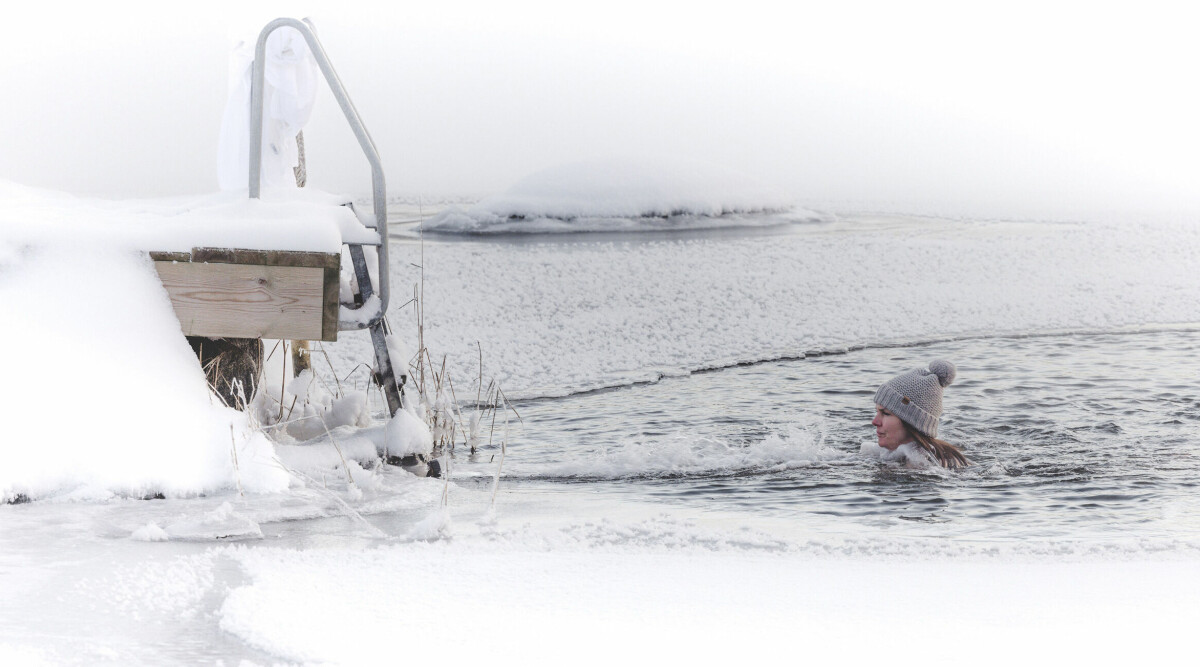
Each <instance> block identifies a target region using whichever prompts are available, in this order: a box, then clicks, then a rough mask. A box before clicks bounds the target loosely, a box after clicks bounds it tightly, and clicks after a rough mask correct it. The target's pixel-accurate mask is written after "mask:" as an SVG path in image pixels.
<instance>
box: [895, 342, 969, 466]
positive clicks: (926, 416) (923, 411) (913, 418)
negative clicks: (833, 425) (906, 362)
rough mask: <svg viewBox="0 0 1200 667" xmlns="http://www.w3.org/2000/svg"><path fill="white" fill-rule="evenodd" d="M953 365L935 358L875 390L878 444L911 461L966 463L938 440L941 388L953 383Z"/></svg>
mask: <svg viewBox="0 0 1200 667" xmlns="http://www.w3.org/2000/svg"><path fill="white" fill-rule="evenodd" d="M955 375H956V370H955V368H954V364H952V363H950V362H949V361H943V360H941V359H938V360H936V361H932V362H930V364H929V367H928V368H917V369H914V370H911V371H908V372H907V373H901V374H900V375H897V376H896V377H894V378H892V379H891V380H888V381H887V382H885V383H883V386H881V387H880V388H879V391H877V392H875V419H873V420H872V421H871V425H872V426H874V427H875V435H876V437H878V438H879V446H880V447H882V448H884V449H886V450H888V451H889V452H897V451H899V452H901V453H902V454H903V455H904V456H905V458H907V459H908V460H910V461H912V460H914V459H916V460H920V459H921V458H924V459H926V460H928V461H929V462H931V463H936V464H938V465H941V466H942V467H945V468H961V467H965V466H967V465H970V464H969V462H968V461H967V458H966V457H965V456H963V453H962V452H961V451H960V450H959V449H958V447H955V446H954V445H952V444H950V443H948V442H946V441H945V440H938V438H937V429H938V421H939V420H940V419H941V416H942V388H943V387H946V386H949V384H950V383H951V382H954V376H955Z"/></svg>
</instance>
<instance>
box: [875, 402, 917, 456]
mask: <svg viewBox="0 0 1200 667" xmlns="http://www.w3.org/2000/svg"><path fill="white" fill-rule="evenodd" d="M871 426H874V427H875V436H876V437H877V438H879V446H880V447H883V448H884V449H886V450H888V451H889V452H892V451H895V450H896V448H897V447H899V446H900V445H903V444H904V443H906V442H909V441H911V440H912V436H911V435H909V434H908V429H906V428H904V422H902V421H900V418H899V417H897V416H896V415H894V414H892V411H891V410H888V409H887V408H885V407H883V406H882V405H876V406H875V419H873V420H871Z"/></svg>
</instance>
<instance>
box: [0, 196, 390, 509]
mask: <svg viewBox="0 0 1200 667" xmlns="http://www.w3.org/2000/svg"><path fill="white" fill-rule="evenodd" d="M340 204H341V200H340V199H339V198H336V197H333V196H332V195H328V194H324V193H319V192H304V191H298V190H294V189H293V190H292V191H291V192H288V191H279V192H276V193H274V194H272V195H270V196H269V197H268V198H267V199H264V200H262V201H251V200H249V199H247V198H245V196H244V195H241V196H239V195H237V194H236V193H222V194H219V195H212V196H205V197H193V198H176V199H170V200H154V201H125V202H110V201H102V200H86V199H77V198H74V197H71V196H69V195H65V194H61V193H52V192H45V191H40V190H35V189H32V188H26V187H23V186H20V185H16V184H12V183H7V182H0V303H2V304H3V305H4V308H5V311H6V315H5V326H4V327H3V328H2V329H0V349H4V350H6V351H7V353H8V355H9V359H10V360H11V361H10V364H9V367H8V370H9V373H7V374H6V380H5V381H4V382H3V383H2V384H0V406H3V410H4V414H5V416H6V418H5V429H6V434H5V437H4V438H3V441H2V442H0V498H2V499H12V498H15V497H19V496H26V497H47V496H53V497H58V498H72V499H84V498H87V499H94V498H105V497H108V496H110V495H112V494H118V495H125V496H147V495H158V494H163V495H167V496H179V495H192V494H197V493H205V492H209V491H213V490H217V489H229V488H240V489H241V490H243V491H245V492H251V493H252V492H267V491H279V490H283V489H286V488H287V487H288V484H289V479H290V476H289V475H288V473H287V472H286V471H285V470H284V469H283V467H282V466H281V465H280V464H279V462H278V461H277V460H276V458H275V453H274V450H273V448H272V445H271V443H270V442H269V441H268V440H267V439H266V438H265V437H264V436H263V435H262V434H261V433H260V432H258V431H257V430H255V429H254V428H252V427H251V424H250V423H249V421H248V420H247V417H246V416H245V415H243V414H241V413H238V412H236V411H233V410H230V409H227V408H225V407H223V406H222V405H220V404H219V402H216V401H214V399H213V398H212V397H211V395H210V393H209V391H208V388H207V386H206V383H205V379H204V375H203V373H202V372H201V370H200V366H199V364H198V363H197V361H196V358H195V355H194V354H193V353H192V350H191V348H190V347H189V346H188V344H187V342H186V340H185V339H184V337H183V336H182V335H181V333H180V329H179V322H178V321H177V320H176V318H175V314H174V311H173V310H172V308H171V304H170V302H169V300H168V299H167V295H166V292H165V291H164V290H163V288H162V285H161V284H160V283H159V280H158V276H157V274H156V273H155V271H154V268H153V265H152V263H151V262H150V260H149V257H148V256H147V255H146V254H145V253H144V252H141V251H145V250H167V251H186V250H189V249H191V248H192V247H193V246H206V245H208V246H224V247H239V248H274V249H289V250H308V251H325V252H339V251H340V247H341V241H342V238H343V237H344V236H350V237H351V238H363V239H369V238H372V237H374V232H373V231H370V230H367V229H365V228H364V227H363V226H362V225H361V224H360V223H359V221H358V219H357V218H356V217H355V215H354V214H353V212H351V211H350V210H349V209H348V208H346V207H343V206H341V205H340ZM351 407H354V406H351ZM359 407H361V406H359Z"/></svg>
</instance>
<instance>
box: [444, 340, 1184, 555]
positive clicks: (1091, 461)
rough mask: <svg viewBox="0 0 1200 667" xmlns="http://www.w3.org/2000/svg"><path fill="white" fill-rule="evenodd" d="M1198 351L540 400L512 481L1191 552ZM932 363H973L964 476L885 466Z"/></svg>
mask: <svg viewBox="0 0 1200 667" xmlns="http://www.w3.org/2000/svg"><path fill="white" fill-rule="evenodd" d="M1198 348H1200V332H1197V331H1191V330H1188V331H1158V332H1148V333H1128V334H1102V335H1054V336H1037V337H997V338H980V339H972V340H961V341H954V342H942V343H935V344H928V345H917V346H912V347H902V348H882V349H863V350H857V351H852V352H849V353H846V354H839V355H830V356H822V357H810V358H806V359H801V360H793V361H779V362H771V363H761V364H754V365H749V366H741V367H734V368H728V369H723V370H718V371H710V372H705V373H698V374H693V375H690V376H687V377H678V378H668V379H664V380H662V381H660V382H658V383H655V384H648V385H639V386H632V387H625V388H619V389H612V390H605V391H600V392H593V393H587V394H580V395H575V396H571V397H567V398H562V399H543V400H537V401H527V402H522V403H517V404H516V406H515V407H516V409H517V410H518V411H519V413H520V415H521V417H522V419H523V424H524V425H523V426H522V427H520V428H519V429H515V430H514V431H513V434H512V436H511V438H510V442H511V443H512V445H511V447H510V449H509V454H508V458H507V461H506V463H505V474H506V479H507V484H508V485H512V486H510V488H514V489H521V488H525V489H528V490H534V489H537V488H546V487H554V488H559V489H562V487H563V486H564V485H571V488H572V489H573V490H574V491H577V492H580V493H601V494H615V495H617V496H635V497H637V498H639V499H643V500H651V501H658V502H664V503H668V504H670V505H673V506H680V505H683V506H689V507H692V508H699V509H702V510H716V511H722V512H745V513H753V514H755V515H760V516H768V517H780V518H796V519H805V520H808V521H811V522H813V523H814V524H820V525H823V526H826V527H829V526H833V527H835V528H836V529H837V530H840V531H849V532H851V533H855V532H858V531H859V530H860V529H867V528H868V527H887V526H890V525H898V524H903V523H906V522H911V523H915V524H925V525H926V526H925V527H926V529H927V530H935V531H937V532H938V533H939V534H949V535H955V536H964V537H966V536H969V537H972V538H975V539H982V540H999V541H1012V540H1023V539H1028V538H1036V539H1058V538H1080V537H1084V538H1100V539H1103V540H1106V541H1111V540H1113V539H1129V540H1141V539H1149V540H1155V541H1162V540H1167V541H1173V540H1183V541H1187V542H1191V541H1193V540H1196V539H1198V538H1200V502H1198V501H1197V500H1196V486H1197V482H1198V480H1200V456H1198V455H1197V450H1198V448H1200V354H1198V352H1200V349H1198ZM935 358H945V359H949V360H951V361H953V362H955V363H956V364H957V365H958V378H957V380H956V381H955V383H954V384H953V385H951V386H950V387H948V388H947V389H946V393H945V414H944V416H943V420H942V426H941V435H942V437H943V438H945V439H947V440H949V441H951V442H954V443H956V444H958V445H960V446H962V447H963V449H964V451H965V452H966V454H967V456H968V457H969V458H970V459H971V461H972V462H973V463H974V465H973V466H972V467H971V468H969V469H968V470H966V471H962V472H945V471H941V470H914V469H909V468H906V467H904V466H901V465H898V464H895V463H887V462H883V461H881V460H880V459H879V458H878V457H877V456H876V455H875V453H876V452H877V451H878V448H877V447H875V446H874V429H873V427H871V426H870V423H869V422H870V419H871V417H872V414H873V412H872V411H873V405H872V396H873V394H874V391H875V389H876V387H877V386H878V385H879V384H880V383H881V382H883V381H885V380H886V379H888V378H890V377H892V376H893V375H895V374H897V373H899V372H901V371H903V370H906V369H908V368H912V367H915V366H918V365H923V364H924V363H926V362H928V361H929V360H932V359H935ZM614 415H619V418H614V417H613V416H614ZM864 443H866V444H865V445H864ZM489 456H490V454H489ZM458 466H459V467H458V470H459V471H461V472H462V473H463V474H465V475H468V476H469V475H471V474H472V473H475V474H479V475H481V476H482V475H484V474H490V473H491V471H492V470H494V465H489V464H487V463H486V462H485V460H480V461H478V462H475V463H472V462H469V461H464V462H462V463H460V464H458Z"/></svg>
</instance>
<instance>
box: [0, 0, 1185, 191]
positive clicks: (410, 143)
mask: <svg viewBox="0 0 1200 667" xmlns="http://www.w3.org/2000/svg"><path fill="white" fill-rule="evenodd" d="M313 8H315V11H313V12H310V13H307V14H306V13H303V12H300V11H298V10H297V9H296V7H295V5H284V4H280V5H278V7H277V8H276V9H277V11H268V10H263V9H256V10H253V11H250V10H245V9H241V8H237V7H236V5H233V4H232V3H219V4H218V5H217V6H216V7H214V8H213V9H211V10H210V11H206V12H204V13H201V14H195V15H193V14H191V13H184V12H181V11H178V10H174V9H169V8H160V7H156V6H154V5H146V6H135V8H131V9H129V10H128V11H118V10H116V9H109V10H108V11H104V10H101V9H95V8H93V9H88V10H84V12H83V13H76V14H71V15H66V16H55V15H53V14H52V13H51V11H50V10H49V9H43V8H23V9H21V10H19V11H18V15H17V16H16V17H15V19H14V20H13V21H10V22H8V24H7V25H6V26H4V27H3V28H0V31H3V32H2V33H0V34H3V37H4V43H5V44H6V51H8V57H6V59H5V64H4V66H3V72H4V81H3V86H4V89H5V90H6V91H8V92H9V100H10V101H9V103H8V104H7V105H5V108H4V112H3V113H4V117H3V118H2V119H0V132H2V133H3V138H2V139H0V145H3V146H4V147H5V150H4V151H3V156H2V157H0V179H5V180H9V181H14V182H17V183H21V184H25V185H30V186H35V187H41V188H49V189H56V190H64V191H67V192H70V193H74V194H78V195H89V196H92V195H94V196H101V197H109V198H129V197H154V196H164V195H179V194H192V193H203V192H210V191H214V190H216V189H217V182H216V147H217V137H218V132H219V129H220V122H221V115H222V112H223V110H224V107H225V103H226V94H227V87H228V69H229V55H230V52H231V50H232V47H233V46H234V43H235V40H234V38H233V36H234V35H242V36H243V37H244V38H246V39H253V37H254V36H256V34H257V31H258V29H260V28H261V27H262V25H264V24H265V23H266V22H267V21H269V20H270V19H272V18H275V17H277V16H285V15H287V16H296V17H297V18H300V17H303V16H305V15H308V16H311V17H312V19H313V21H314V23H315V24H316V27H317V30H318V34H319V36H320V38H321V40H322V43H323V45H324V47H325V49H326V51H327V53H328V54H329V56H330V58H331V60H332V61H333V64H334V66H335V68H336V69H337V71H338V74H339V75H340V76H341V78H342V80H343V82H344V84H345V86H346V88H347V90H348V91H349V93H350V95H351V97H352V99H353V101H354V103H355V105H356V107H357V108H358V111H359V113H360V114H361V116H362V118H363V121H364V122H365V123H366V125H367V127H368V129H369V130H370V132H371V134H372V136H373V138H374V141H375V143H376V145H377V147H378V150H379V153H380V155H381V157H382V158H383V161H384V169H385V173H386V175H387V186H388V193H389V195H393V196H405V195H426V196H454V195H460V196H483V195H487V194H491V193H495V192H501V191H503V190H505V189H506V188H507V187H508V186H509V185H511V184H512V183H514V182H516V181H518V180H520V179H521V178H523V177H524V176H526V175H528V174H530V173H532V172H535V171H538V170H541V169H545V168H548V167H553V166H554V165H556V164H562V163H570V162H577V161H582V160H589V159H594V158H607V157H613V156H652V157H653V156H668V157H671V158H673V159H676V160H695V161H701V162H708V163H713V164H717V165H721V166H722V167H723V168H726V169H729V170H733V171H737V172H741V173H744V174H747V175H749V176H751V177H753V178H755V179H757V180H759V181H761V182H763V183H766V184H768V185H771V186H773V187H775V188H777V189H779V190H781V191H783V192H786V193H787V194H789V195H790V196H793V197H795V198H796V199H798V200H805V201H846V202H864V203H870V202H900V203H901V204H903V205H911V206H914V207H922V206H923V207H926V208H930V209H936V208H939V207H943V208H947V209H956V210H957V209H965V210H973V211H980V212H986V211H996V212H997V214H1009V215H1012V214H1018V213H1021V212H1029V213H1038V212H1043V213H1047V214H1052V213H1061V212H1063V211H1067V210H1104V209H1108V208H1112V209H1120V210H1126V211H1130V212H1138V211H1174V212H1193V211H1198V210H1200V197H1197V195H1196V194H1195V193H1194V192H1193V188H1192V187H1191V184H1192V183H1194V182H1195V181H1196V179H1197V177H1198V176H1200V165H1198V164H1197V162H1196V160H1195V159H1194V158H1193V156H1194V155H1195V154H1196V153H1197V149H1198V148H1200V130H1197V129H1196V127H1195V124H1194V121H1193V119H1194V117H1195V115H1196V111H1197V107H1198V106H1200V105H1198V104H1197V101H1198V99H1200V97H1198V93H1196V92H1195V91H1194V87H1192V86H1187V85H1185V83H1184V82H1185V81H1187V80H1188V79H1187V75H1188V72H1189V68H1188V65H1189V64H1190V63H1191V62H1195V61H1196V55H1197V54H1196V51H1197V47H1196V46H1195V45H1194V44H1193V43H1192V41H1191V40H1190V39H1189V36H1188V35H1187V32H1186V30H1187V28H1186V22H1184V21H1180V20H1178V19H1179V17H1176V16H1173V15H1172V14H1171V13H1170V12H1169V11H1156V10H1154V9H1153V8H1149V9H1143V10H1140V11H1139V13H1138V14H1136V15H1130V14H1122V13H1120V12H1116V11H1112V10H1102V9H1095V8H1091V7H1087V6H1081V8H1080V9H1078V10H1077V9H1076V8H1075V7H1073V6H1072V5H1061V6H1057V9H1056V8H1055V7H1050V8H1046V7H1043V6H1041V5H1035V4H1031V3H1030V4H1016V5H1012V6H1006V7H1005V10H1004V12H985V11H980V10H972V9H967V8H963V7H959V6H956V5H954V4H940V3H927V4H923V5H921V6H920V7H919V8H918V9H913V8H904V9H900V8H895V7H890V6H887V5H877V4H875V3H857V4H851V5H845V6H840V7H838V8H828V7H799V8H793V9H789V10H787V12H786V13H785V14H780V13H779V9H778V8H777V7H775V6H774V5H773V4H771V3H753V2H752V3H743V4H741V5H739V7H738V11H737V13H736V14H732V13H731V14H722V13H719V12H717V11H716V10H711V9H697V8H694V7H692V8H688V9H686V10H685V9H684V8H683V6H675V5H673V4H665V5H654V4H651V5H643V4H637V3H607V4H605V5H603V6H599V5H597V6H595V7H591V8H584V9H580V8H572V9H570V10H564V9H563V8H561V7H559V6H556V5H552V4H542V3H516V4H511V5H507V6H505V7H493V6H490V5H486V4H478V3H451V4H447V5H443V6H439V7H437V8H430V7H413V8H403V9H388V10H376V9H374V8H372V9H367V8H366V7H360V6H353V5H352V6H349V7H345V8H339V11H337V12H336V13H335V12H333V11H330V10H328V9H327V8H324V7H322V6H321V5H314V6H313ZM122 9H123V10H124V9H125V8H122ZM22 12H23V13H22ZM305 140H306V147H307V150H308V172H309V178H310V185H311V186H312V187H317V188H321V189H325V190H330V191H336V192H343V193H346V194H351V195H361V194H363V193H366V192H369V189H370V178H369V170H368V167H367V164H366V161H365V159H364V158H363V157H362V155H361V152H360V151H359V148H358V146H357V144H356V142H355V141H354V139H353V136H352V135H351V133H350V131H349V129H348V127H347V125H346V123H345V121H344V120H343V118H342V116H341V112H340V110H339V109H338V107H337V104H336V103H335V102H334V100H333V98H332V96H331V95H330V94H329V93H328V89H327V87H325V86H324V85H323V86H322V88H321V92H320V93H319V97H318V100H317V107H316V110H315V112H314V115H313V119H312V121H311V122H310V123H309V125H308V127H307V128H306V131H305Z"/></svg>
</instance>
